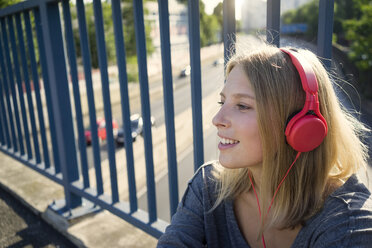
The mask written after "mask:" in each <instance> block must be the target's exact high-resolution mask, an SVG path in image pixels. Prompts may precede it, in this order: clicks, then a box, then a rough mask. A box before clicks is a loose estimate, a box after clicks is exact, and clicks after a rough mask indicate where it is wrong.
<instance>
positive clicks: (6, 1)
mask: <svg viewBox="0 0 372 248" xmlns="http://www.w3.org/2000/svg"><path fill="white" fill-rule="evenodd" d="M21 1H22V0H0V9H2V8H5V7H7V6H10V5H13V4H15V3H19V2H21Z"/></svg>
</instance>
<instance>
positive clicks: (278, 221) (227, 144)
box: [158, 45, 372, 248]
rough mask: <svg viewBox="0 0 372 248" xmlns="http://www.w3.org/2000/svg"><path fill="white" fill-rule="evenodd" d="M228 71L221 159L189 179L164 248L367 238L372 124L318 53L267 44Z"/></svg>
mask: <svg viewBox="0 0 372 248" xmlns="http://www.w3.org/2000/svg"><path fill="white" fill-rule="evenodd" d="M239 52H242V51H239ZM226 76H227V77H226V83H225V85H224V88H223V90H222V92H221V93H220V96H221V100H220V102H219V104H220V105H221V108H220V110H219V112H218V113H217V114H216V116H215V117H214V118H213V124H214V125H215V126H216V128H217V131H218V136H219V137H220V143H219V145H218V148H219V150H220V155H219V159H218V161H215V162H210V163H207V164H205V165H203V166H202V167H201V168H200V169H199V170H198V171H197V172H196V173H195V175H194V177H193V178H192V179H191V180H190V181H189V185H188V188H187V190H186V192H185V194H184V196H183V198H182V201H181V202H180V204H179V206H178V209H177V212H176V214H175V215H174V216H173V217H172V222H171V224H170V225H169V226H168V227H167V229H166V231H165V233H164V235H163V236H161V237H160V239H159V243H158V247H205V246H208V247H239V248H240V247H317V248H318V247H320V248H326V247H369V246H370V243H371V242H372V199H371V193H370V191H369V190H368V189H367V188H366V187H365V186H364V184H363V183H362V182H361V181H360V180H359V179H358V177H357V176H356V172H357V171H358V170H359V169H360V168H365V167H366V165H367V162H366V161H367V147H366V146H365V145H364V144H363V143H362V142H361V139H360V137H361V135H363V134H364V133H365V132H369V130H368V129H367V128H366V127H365V126H363V124H362V123H360V122H359V121H358V120H357V119H355V118H354V117H353V116H352V115H351V114H349V113H347V112H346V111H345V110H344V108H343V107H342V106H341V104H340V102H339V100H338V99H337V97H336V95H335V92H334V89H333V86H332V81H331V79H330V77H329V76H328V74H327V71H326V70H325V68H324V67H323V65H322V64H321V62H320V61H319V60H318V58H317V57H316V56H315V55H314V54H313V53H312V52H310V51H306V50H301V49H298V50H296V49H292V48H281V49H279V48H276V47H272V46H269V45H266V46H264V47H262V48H256V49H255V50H254V51H249V52H247V53H245V54H242V53H241V54H237V55H235V56H234V57H233V58H231V59H230V61H229V62H228V63H227V67H226Z"/></svg>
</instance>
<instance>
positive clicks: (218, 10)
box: [213, 2, 223, 41]
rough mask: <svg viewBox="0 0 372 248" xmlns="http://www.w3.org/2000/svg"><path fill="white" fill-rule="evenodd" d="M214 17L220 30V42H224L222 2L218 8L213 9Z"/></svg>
mask: <svg viewBox="0 0 372 248" xmlns="http://www.w3.org/2000/svg"><path fill="white" fill-rule="evenodd" d="M213 16H215V17H216V19H217V22H218V25H219V30H220V40H219V41H223V4H222V2H220V3H218V4H217V6H216V7H215V8H214V9H213Z"/></svg>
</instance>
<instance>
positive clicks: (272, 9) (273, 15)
mask: <svg viewBox="0 0 372 248" xmlns="http://www.w3.org/2000/svg"><path fill="white" fill-rule="evenodd" d="M266 32H267V33H266V40H267V41H268V42H269V43H271V44H273V45H275V46H277V47H279V46H280V0H267V14H266Z"/></svg>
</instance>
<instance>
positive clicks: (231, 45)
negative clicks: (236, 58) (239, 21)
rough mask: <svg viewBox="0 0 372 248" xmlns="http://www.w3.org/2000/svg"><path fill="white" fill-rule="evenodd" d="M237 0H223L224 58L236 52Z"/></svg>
mask: <svg viewBox="0 0 372 248" xmlns="http://www.w3.org/2000/svg"><path fill="white" fill-rule="evenodd" d="M235 22H236V21H235V0H224V1H223V44H224V59H225V63H226V62H227V59H228V58H230V57H231V56H232V55H234V54H235V49H236V47H235V42H236V30H235Z"/></svg>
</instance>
